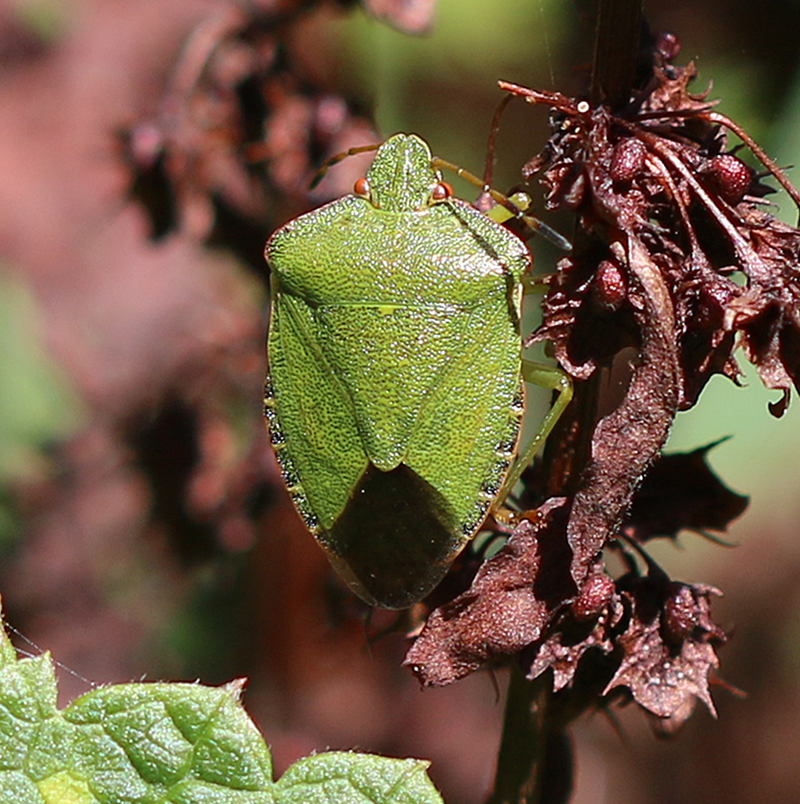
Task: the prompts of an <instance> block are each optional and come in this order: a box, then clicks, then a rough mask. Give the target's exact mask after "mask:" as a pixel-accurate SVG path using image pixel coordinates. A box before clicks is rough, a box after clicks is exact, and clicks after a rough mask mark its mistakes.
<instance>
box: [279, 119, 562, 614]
mask: <svg viewBox="0 0 800 804" xmlns="http://www.w3.org/2000/svg"><path fill="white" fill-rule="evenodd" d="M435 164H436V163H435V162H434V160H433V158H432V156H431V152H430V149H429V148H428V145H427V144H426V143H425V142H424V141H423V140H421V139H420V138H419V137H416V136H414V135H405V134H397V135H395V136H393V137H391V138H390V139H388V140H387V141H386V142H385V143H384V144H383V145H381V146H380V148H379V149H378V152H377V154H376V156H375V159H374V161H373V163H372V166H371V167H370V169H369V171H368V173H367V176H366V179H362V180H360V181H359V182H357V183H356V194H353V195H347V196H344V197H343V198H340V199H338V200H336V201H333V202H331V203H329V204H326V205H325V206H323V207H321V208H319V209H316V210H314V211H313V212H310V213H308V214H306V215H301V216H300V217H299V218H296V219H294V220H292V221H290V222H289V223H287V224H285V225H284V226H283V227H281V228H280V229H278V230H277V231H276V232H275V233H274V234H273V235H272V236H271V237H270V239H269V240H268V242H267V245H266V250H265V256H266V259H267V261H268V263H269V265H270V267H271V269H272V275H271V283H272V309H271V320H270V330H269V338H268V344H267V351H268V360H269V375H268V378H267V383H266V390H265V415H266V418H267V425H268V430H269V434H270V440H271V441H272V445H273V447H274V449H275V452H276V454H277V456H278V460H279V462H280V465H281V468H282V472H283V475H284V478H285V480H286V483H287V486H288V488H289V491H290V492H291V494H292V497H293V500H294V503H295V505H296V507H297V509H298V510H299V512H300V514H301V515H302V517H303V519H304V520H305V522H306V525H307V526H308V528H309V529H310V530H311V531H312V533H313V534H314V535H315V537H316V538H317V540H318V541H319V543H320V544H321V545H322V546H323V548H324V549H325V551H326V553H327V554H328V557H329V559H330V560H331V563H332V564H333V565H334V567H335V569H336V570H337V571H338V572H339V574H340V575H341V576H342V577H343V578H344V579H345V580H346V581H347V583H348V584H349V586H350V587H351V588H352V589H353V590H354V591H355V592H356V593H357V594H358V595H359V596H360V597H362V598H363V599H364V600H366V601H367V602H369V603H372V604H374V605H379V606H383V607H385V608H405V607H407V606H409V605H411V604H412V603H414V602H416V601H418V600H421V599H422V598H423V597H424V596H425V595H427V594H428V593H429V592H430V591H431V590H432V589H433V587H434V586H435V585H436V584H437V583H438V582H439V581H440V580H441V579H442V577H443V576H444V574H445V573H446V572H447V569H448V568H449V566H450V564H451V563H452V562H453V560H454V559H455V557H456V556H457V555H458V553H459V552H460V551H461V550H462V549H463V547H464V546H465V545H466V543H467V542H468V541H469V540H470V539H471V538H472V537H473V535H474V534H475V533H476V531H477V530H478V528H479V527H480V525H481V523H482V522H483V520H484V518H485V517H486V514H487V512H488V510H489V508H490V507H491V506H492V505H493V504H495V503H497V502H502V500H503V499H504V498H505V496H506V494H507V493H508V489H510V488H511V486H512V485H513V483H514V482H515V481H516V479H518V478H519V474H520V473H521V470H522V468H524V463H527V462H528V461H529V460H530V458H532V454H533V451H535V450H536V448H538V446H539V444H540V443H541V442H542V440H543V439H544V437H545V436H546V434H547V431H548V430H549V428H550V427H552V424H553V423H554V422H555V419H556V418H557V416H558V414H559V413H560V411H561V410H562V409H563V407H564V406H565V405H566V403H567V401H568V398H569V393H561V394H560V396H559V402H558V404H557V405H556V406H554V407H553V408H552V409H551V411H550V413H549V414H548V417H547V419H546V420H545V424H544V426H543V428H542V430H540V433H539V435H538V436H537V438H536V439H534V443H533V444H532V445H530V446H529V447H528V448H527V449H526V451H525V455H524V457H523V458H521V459H520V460H519V465H518V467H515V469H513V470H511V471H509V469H510V467H511V465H512V463H513V461H514V456H515V454H516V447H517V441H518V437H519V431H520V422H521V418H522V414H523V408H524V403H523V389H522V375H523V374H525V378H526V379H528V380H529V381H533V382H538V383H539V384H544V385H546V386H548V387H550V388H555V389H559V390H562V391H568V388H569V386H568V383H567V381H566V380H565V379H562V378H563V375H560V372H559V377H556V376H555V375H554V374H553V372H554V370H553V369H549V368H542V367H537V366H533V364H525V365H524V366H523V361H522V359H521V340H520V304H521V295H522V282H523V276H524V275H525V273H526V272H527V271H528V269H529V266H530V262H531V256H530V252H529V250H528V248H527V246H526V245H525V244H524V243H523V242H522V240H520V239H519V238H518V237H517V236H516V235H514V234H511V233H510V232H509V231H507V230H506V229H505V228H504V227H502V226H501V225H500V224H498V223H495V222H494V221H493V220H491V219H490V218H489V217H487V216H486V215H484V214H483V213H482V212H479V211H478V210H476V209H475V208H474V207H472V206H470V205H469V204H467V203H466V202H464V201H461V200H459V199H456V198H453V197H452V190H451V188H450V187H449V185H446V184H444V183H443V181H442V177H441V174H440V173H439V171H438V170H437V168H436V167H435Z"/></svg>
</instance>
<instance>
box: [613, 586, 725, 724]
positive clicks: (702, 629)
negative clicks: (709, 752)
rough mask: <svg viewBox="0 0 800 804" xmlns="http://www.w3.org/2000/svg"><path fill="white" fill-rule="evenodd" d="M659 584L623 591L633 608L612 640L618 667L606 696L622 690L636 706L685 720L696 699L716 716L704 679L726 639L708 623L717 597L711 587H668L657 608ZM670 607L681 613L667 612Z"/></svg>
mask: <svg viewBox="0 0 800 804" xmlns="http://www.w3.org/2000/svg"><path fill="white" fill-rule="evenodd" d="M662 586H663V581H662V579H652V578H643V579H640V580H639V581H638V582H637V583H636V584H635V585H634V586H633V588H632V589H631V590H630V591H626V592H623V593H622V594H623V597H624V598H625V599H626V601H627V603H628V604H629V605H630V607H631V615H630V621H629V624H628V627H627V629H626V631H625V632H624V633H623V634H621V635H620V636H619V637H618V638H617V639H616V645H617V647H618V648H620V649H621V650H622V652H623V658H622V663H621V664H620V667H619V669H618V670H617V672H616V674H615V675H614V678H612V679H611V681H610V682H609V684H608V686H607V687H606V689H605V692H606V693H608V692H609V691H610V690H612V689H613V688H614V687H617V686H620V685H623V686H626V687H628V689H629V690H630V691H631V694H632V695H633V698H634V700H635V701H636V702H637V703H638V704H639V705H640V706H642V707H644V708H645V709H647V710H648V711H650V712H652V713H653V714H654V715H656V716H657V717H659V718H668V719H671V720H673V721H674V719H675V718H676V717H677V716H680V717H683V718H684V719H686V718H687V717H688V716H689V715H690V714H691V712H692V709H693V708H694V703H695V701H696V700H700V701H702V702H703V703H704V704H705V705H706V706H707V707H708V710H709V711H710V712H711V714H712V715H715V716H716V710H715V708H714V703H713V701H712V700H711V694H710V692H709V686H708V675H709V672H710V671H711V670H712V669H714V668H716V667H717V666H718V665H719V660H718V659H717V655H716V652H715V650H714V646H715V645H718V644H722V643H723V642H724V641H725V639H726V638H725V634H724V633H723V632H722V630H721V629H720V628H719V627H718V626H717V625H715V624H714V622H713V621H712V620H711V616H710V597H711V595H718V594H720V593H719V592H718V591H717V590H716V589H714V588H713V587H710V586H702V585H698V586H693V587H691V586H688V585H685V584H675V583H671V584H669V585H668V587H667V591H668V593H669V594H668V596H667V597H666V599H664V600H662V601H661V606H657V605H654V604H655V601H654V600H653V596H654V592H656V594H658V591H659V590H660V589H661V588H662ZM670 608H673V609H680V613H678V612H677V611H673V612H672V613H671V614H669V612H670ZM665 612H666V613H667V614H665ZM676 619H677V622H679V623H681V626H680V628H676V625H675V621H676ZM672 725H673V726H674V725H676V724H675V723H674V722H673V724H672Z"/></svg>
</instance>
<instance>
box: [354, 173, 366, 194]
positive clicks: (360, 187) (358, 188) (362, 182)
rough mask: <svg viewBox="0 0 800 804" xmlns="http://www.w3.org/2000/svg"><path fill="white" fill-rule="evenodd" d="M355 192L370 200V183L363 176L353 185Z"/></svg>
mask: <svg viewBox="0 0 800 804" xmlns="http://www.w3.org/2000/svg"><path fill="white" fill-rule="evenodd" d="M353 192H354V193H355V194H356V195H360V196H361V197H362V198H369V182H368V181H367V180H366V179H365V178H364V177H363V176H362V177H361V178H360V179H357V180H356V183H355V184H354V185H353Z"/></svg>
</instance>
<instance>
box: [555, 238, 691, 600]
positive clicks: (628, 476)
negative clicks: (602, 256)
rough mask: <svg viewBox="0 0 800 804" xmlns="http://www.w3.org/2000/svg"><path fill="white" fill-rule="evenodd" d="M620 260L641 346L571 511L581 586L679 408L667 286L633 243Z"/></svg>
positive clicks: (599, 431) (601, 426)
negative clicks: (638, 326)
mask: <svg viewBox="0 0 800 804" xmlns="http://www.w3.org/2000/svg"><path fill="white" fill-rule="evenodd" d="M625 256H626V258H627V259H626V262H627V268H628V275H629V277H630V281H631V285H632V287H631V291H630V294H631V297H632V298H633V300H634V301H635V306H636V308H638V309H637V312H636V315H637V319H638V320H639V323H640V327H641V330H642V334H643V342H642V347H641V350H640V356H639V361H638V365H637V366H636V367H635V368H634V370H633V376H632V377H631V381H630V385H629V387H628V390H627V393H626V394H625V397H624V399H623V401H622V402H621V404H620V405H619V407H618V408H617V409H616V410H615V411H614V412H613V413H611V414H609V415H608V416H606V417H605V418H604V419H601V420H600V422H599V423H598V424H597V426H596V428H595V431H594V435H593V437H592V454H591V460H590V463H589V466H588V467H587V470H586V472H585V475H584V483H583V485H582V486H581V488H580V490H579V491H578V493H577V494H576V495H575V502H574V504H573V506H572V513H571V515H570V519H569V525H568V526H567V539H568V541H569V546H570V548H571V549H572V552H573V559H572V568H571V572H572V577H573V579H574V580H575V583H576V584H577V585H578V586H582V585H583V582H584V580H585V578H586V577H587V574H588V568H589V567H590V565H591V563H592V562H593V561H594V559H595V556H596V555H597V553H598V552H599V551H600V550H601V549H602V548H603V546H604V545H605V544H606V543H607V542H608V541H609V540H610V539H613V538H615V537H616V531H617V526H618V525H619V523H620V521H621V520H622V517H623V515H624V514H625V512H626V511H627V509H628V506H629V505H630V502H631V499H632V497H633V492H634V490H635V489H636V486H637V485H638V483H639V481H640V479H641V477H642V475H643V474H644V472H645V470H646V469H647V467H648V466H649V464H650V463H651V462H652V461H653V460H654V459H655V457H656V455H658V453H659V451H660V449H661V447H662V446H663V445H664V442H665V441H666V438H667V435H668V434H669V428H670V426H671V424H672V420H673V418H674V416H675V413H676V411H677V408H678V386H679V377H680V365H679V355H678V349H677V345H676V338H675V325H674V309H673V306H672V302H671V300H670V296H669V292H668V289H667V286H666V283H665V282H664V279H663V276H662V275H661V273H660V271H659V270H658V268H657V266H656V265H655V264H654V263H653V261H652V260H651V259H650V257H649V255H648V252H647V250H646V249H645V247H644V246H643V244H642V243H641V241H639V239H638V238H636V237H628V238H627V239H626V240H625Z"/></svg>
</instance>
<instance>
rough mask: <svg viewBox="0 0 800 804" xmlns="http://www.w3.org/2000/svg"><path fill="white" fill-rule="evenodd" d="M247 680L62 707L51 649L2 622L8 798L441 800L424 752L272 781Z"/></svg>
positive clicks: (1, 752) (1, 763)
mask: <svg viewBox="0 0 800 804" xmlns="http://www.w3.org/2000/svg"><path fill="white" fill-rule="evenodd" d="M242 687H243V682H242V681H233V682H231V683H229V684H226V685H225V686H223V687H205V686H203V685H201V684H167V683H150V684H120V685H118V686H111V687H103V688H101V689H97V690H93V691H92V692H89V693H87V694H86V695H83V696H81V697H80V698H78V700H76V701H75V702H74V703H72V704H70V705H69V706H68V707H66V708H65V709H63V710H61V711H59V710H58V709H57V706H56V694H57V689H56V678H55V672H54V669H53V661H52V659H51V658H50V656H49V654H43V655H42V656H38V657H35V658H23V659H19V658H17V655H16V652H15V651H14V648H13V646H12V645H11V642H10V641H9V639H8V636H7V634H6V632H5V630H4V629H3V628H0V801H13V802H14V804H293V803H294V802H297V803H298V804H300V802H303V804H328V803H330V804H333V803H334V802H335V803H336V804H370V802H375V804H378V802H380V804H441V798H440V796H439V794H438V793H437V791H436V789H435V788H434V787H433V785H432V784H431V782H430V780H429V779H428V777H427V774H426V769H427V767H428V763H427V762H424V761H422V760H417V759H388V758H385V757H379V756H371V755H366V754H355V753H344V752H339V753H329V754H320V755H318V756H313V757H309V758H307V759H302V760H300V761H299V762H297V763H296V764H295V765H293V766H292V767H291V768H289V770H287V771H286V773H285V774H284V775H283V777H282V778H281V779H280V780H279V781H278V782H277V783H276V782H273V780H272V758H271V756H270V753H269V749H268V748H267V746H266V744H265V742H264V740H263V738H262V737H261V735H260V733H259V732H258V730H257V729H256V727H255V725H254V723H253V722H252V720H250V718H249V717H248V715H247V713H246V712H245V710H244V708H243V707H242V705H241V703H240V697H241V691H242Z"/></svg>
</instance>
